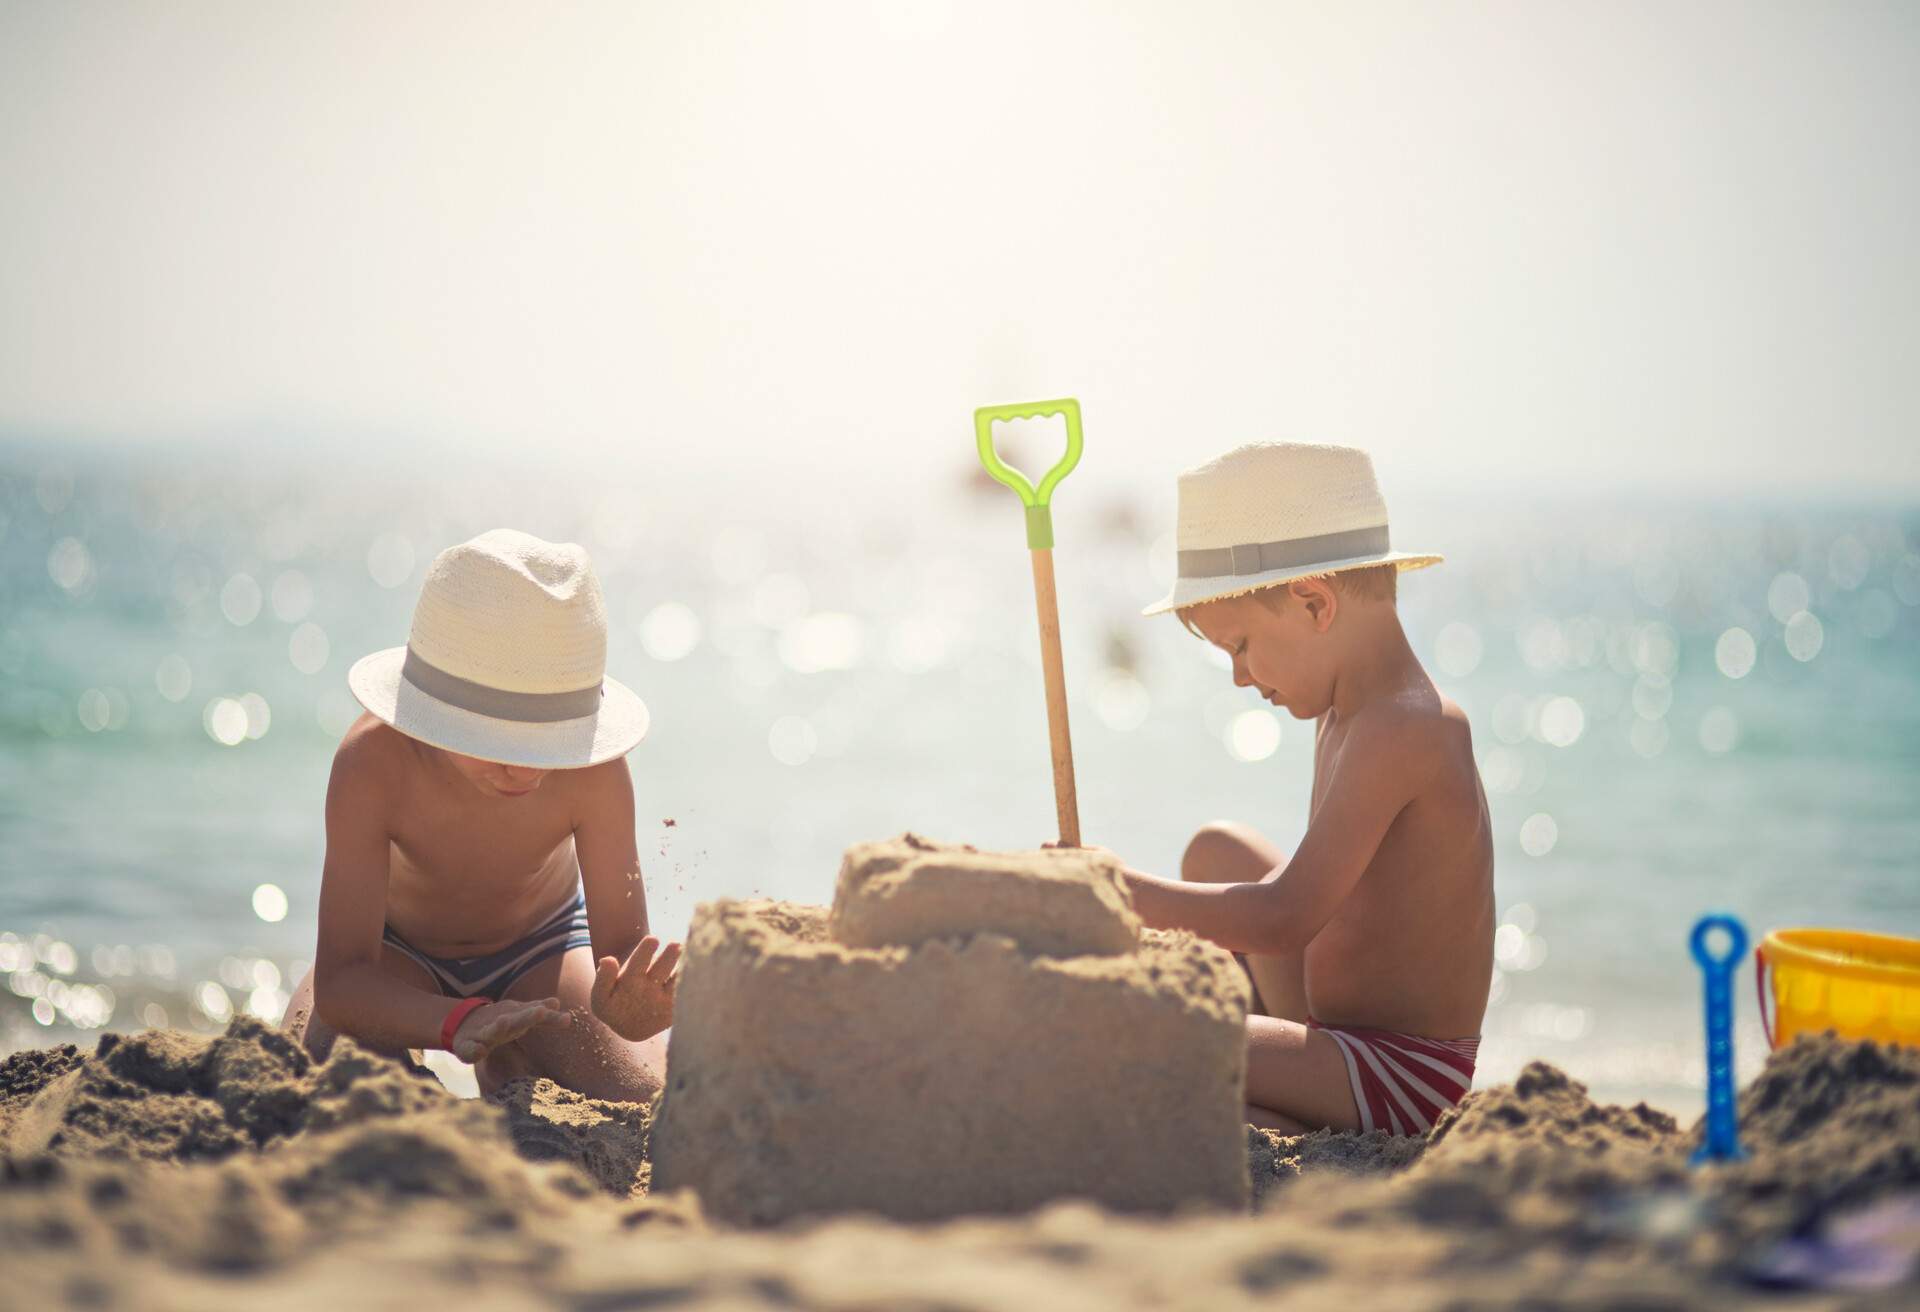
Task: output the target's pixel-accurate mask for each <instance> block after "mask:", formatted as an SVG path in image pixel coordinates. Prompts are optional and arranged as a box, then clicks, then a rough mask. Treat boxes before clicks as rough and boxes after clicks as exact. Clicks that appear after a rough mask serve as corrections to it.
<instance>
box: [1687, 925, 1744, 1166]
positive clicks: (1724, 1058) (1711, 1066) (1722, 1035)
mask: <svg viewBox="0 0 1920 1312" xmlns="http://www.w3.org/2000/svg"><path fill="white" fill-rule="evenodd" d="M1716 929H1718V930H1724V931H1725V932H1726V935H1727V938H1728V940H1729V942H1728V944H1727V950H1726V953H1725V955H1723V956H1715V955H1714V953H1713V950H1712V949H1711V948H1709V947H1708V946H1707V936H1708V935H1709V934H1711V933H1712V932H1713V931H1714V930H1716ZM1689 945H1690V946H1691V947H1692V949H1693V959H1694V960H1695V961H1697V962H1699V963H1700V973H1701V974H1702V975H1704V976H1706V981H1707V1137H1706V1140H1705V1142H1703V1143H1702V1144H1701V1145H1700V1147H1699V1149H1698V1150H1697V1151H1696V1152H1695V1153H1694V1154H1693V1164H1694V1165H1695V1166H1698V1165H1700V1164H1701V1163H1702V1162H1738V1161H1742V1160H1744V1159H1745V1158H1746V1153H1745V1152H1743V1151H1741V1148H1740V1136H1739V1134H1738V1132H1737V1126H1736V1123H1735V1117H1736V1114H1737V1113H1736V1111H1735V1108H1734V1102H1733V972H1734V970H1735V969H1736V968H1738V966H1739V965H1740V959H1741V958H1742V957H1743V956H1745V955H1746V951H1747V927H1746V926H1745V925H1742V924H1741V923H1740V922H1739V921H1738V920H1735V919H1734V918H1733V917H1732V916H1702V917H1700V919H1699V921H1698V922H1697V923H1695V925H1694V927H1693V937H1692V939H1691V940H1690V944H1689Z"/></svg>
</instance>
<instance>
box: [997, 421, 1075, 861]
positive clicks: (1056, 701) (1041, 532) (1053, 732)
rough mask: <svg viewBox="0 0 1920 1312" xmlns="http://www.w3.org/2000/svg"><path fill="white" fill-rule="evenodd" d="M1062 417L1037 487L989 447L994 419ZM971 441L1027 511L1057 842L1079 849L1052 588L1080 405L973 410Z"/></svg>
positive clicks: (1057, 611) (1064, 685)
mask: <svg viewBox="0 0 1920 1312" xmlns="http://www.w3.org/2000/svg"><path fill="white" fill-rule="evenodd" d="M1048 415H1060V416H1062V417H1064V418H1065V419H1066V421H1067V453H1066V454H1065V455H1063V456H1061V457H1060V460H1059V463H1057V464H1055V465H1054V467H1053V468H1052V469H1049V470H1048V471H1047V472H1046V476H1045V477H1043V478H1042V479H1041V480H1040V486H1039V487H1035V486H1034V485H1033V484H1032V483H1030V482H1028V481H1027V478H1026V476H1025V475H1024V474H1022V473H1021V472H1020V471H1019V470H1017V469H1014V468H1013V467H1011V466H1010V465H1008V464H1006V463H1005V462H1003V461H1002V460H1001V459H1000V457H999V455H997V454H996V453H995V452H994V449H993V425H994V421H995V420H1007V419H1036V418H1042V417H1045V416H1048ZM973 432H974V438H975V440H976V441H977V442H978V444H979V447H980V463H981V464H983V465H985V466H986V467H987V472H988V473H989V474H991V475H993V476H994V478H996V479H998V480H999V481H1000V482H1002V483H1005V484H1006V485H1007V486H1008V487H1010V488H1012V489H1013V490H1014V491H1015V492H1017V493H1019V494H1020V502H1021V504H1022V505H1024V506H1025V507H1026V508H1027V546H1028V548H1029V549H1030V550H1031V552H1032V555H1033V597H1034V602H1035V604H1036V605H1037V606H1038V607H1039V611H1040V663H1041V665H1042V667H1043V668H1044V670H1045V672H1046V680H1047V732H1048V735H1049V737H1050V738H1051V739H1052V746H1053V803H1054V807H1055V808H1056V809H1057V810H1058V811H1059V813H1060V843H1061V845H1062V846H1064V847H1078V846H1080V804H1079V802H1078V801H1077V800H1076V798H1075V796H1074V791H1073V741H1072V739H1071V737H1069V735H1068V733H1067V676H1066V672H1065V670H1064V669H1063V668H1062V666H1061V662H1060V604H1059V601H1058V600H1057V599H1056V597H1055V595H1054V590H1053V514H1052V511H1051V508H1050V505H1049V502H1050V499H1051V498H1052V496H1053V489H1054V488H1055V487H1056V486H1058V485H1059V482H1060V480H1061V479H1063V478H1065V477H1066V476H1067V474H1068V473H1069V472H1070V471H1071V470H1072V469H1073V467H1074V466H1075V465H1077V464H1079V463H1080V403H1079V402H1078V401H1075V400H1072V399H1070V398H1064V399H1062V400H1058V401H1035V402H1033V403H1032V404H1030V405H990V406H986V407H984V408H982V409H979V410H975V411H974V412H973Z"/></svg>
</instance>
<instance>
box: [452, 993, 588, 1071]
mask: <svg viewBox="0 0 1920 1312" xmlns="http://www.w3.org/2000/svg"><path fill="white" fill-rule="evenodd" d="M572 1023H573V1013H572V1012H570V1011H568V1010H567V1009H566V1008H565V1007H563V1006H561V1005H560V999H558V998H539V999H537V1000H535V1001H532V1002H518V1001H512V1000H509V1001H505V1002H489V1003H488V1004H487V1005H486V1006H484V1007H475V1008H474V1009H473V1011H472V1013H471V1014H469V1015H468V1017H467V1018H466V1019H465V1020H463V1021H461V1022H460V1028H459V1029H457V1030H455V1031H454V1032H453V1055H454V1056H456V1057H458V1058H459V1059H460V1060H461V1061H464V1062H471V1063H476V1064H477V1063H479V1062H482V1061H484V1060H486V1058H487V1056H488V1054H490V1053H491V1052H493V1051H494V1050H495V1049H496V1048H504V1047H506V1046H507V1045H508V1044H509V1043H512V1042H513V1041H514V1040H515V1039H517V1038H519V1037H520V1036H521V1035H522V1034H525V1033H526V1032H527V1031H528V1030H530V1029H534V1028H536V1027H538V1026H541V1025H571V1024H572Z"/></svg>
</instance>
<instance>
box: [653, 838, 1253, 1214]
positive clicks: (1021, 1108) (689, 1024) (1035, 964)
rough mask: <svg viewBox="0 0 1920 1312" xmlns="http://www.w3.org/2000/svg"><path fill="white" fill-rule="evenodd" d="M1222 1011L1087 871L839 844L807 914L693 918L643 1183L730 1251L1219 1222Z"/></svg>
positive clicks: (1225, 1039)
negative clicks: (648, 1176)
mask: <svg viewBox="0 0 1920 1312" xmlns="http://www.w3.org/2000/svg"><path fill="white" fill-rule="evenodd" d="M1246 1006H1247V987H1246V984H1245V981H1244V976H1242V974H1241V973H1240V971H1239V970H1238V968H1237V967H1236V966H1235V965H1234V962H1233V959H1232V957H1231V956H1230V955H1229V954H1228V953H1226V952H1224V951H1223V950H1221V949H1220V948H1218V947H1215V946H1213V945H1211V944H1207V943H1204V942H1201V941H1200V940H1198V939H1195V938H1193V937H1192V936H1190V935H1174V934H1161V933H1157V932H1152V931H1143V930H1142V929H1141V927H1140V922H1139V919H1138V917H1136V916H1135V915H1134V913H1133V908H1132V904H1131V901H1130V899H1129V897H1128V894H1127V890H1126V886H1125V883H1124V881H1123V880H1122V878H1121V874H1120V869H1119V866H1118V864H1117V863H1116V862H1115V861H1114V860H1113V859H1112V858H1111V857H1109V856H1105V855H1100V854H1095V853H1089V852H1083V851H1061V852H1038V853H1035V852H1022V853H988V852H979V851H976V850H975V849H973V848H965V847H953V846H948V845H942V844H936V843H931V842H929V841H927V840H925V839H921V838H917V837H914V836H912V835H908V836H906V837H904V838H901V839H896V840H893V841H890V842H884V843H864V844H859V845H857V846H855V847H852V848H850V849H848V851H847V854H846V859H845V861H844V862H843V864H842V867H841V871H840V879H839V885H838V888H837V890H836V893H835V897H834V905H833V907H832V908H831V910H828V909H826V908H821V907H808V906H800V905H796V904H788V903H777V902H765V901H755V902H734V901H720V902H714V903H709V904H707V905H705V906H703V907H701V908H700V910H699V911H698V912H696V914H695V918H694V923H693V927H692V930H691V932H690V933H689V934H688V936H687V951H686V965H685V967H684V974H683V977H682V980H681V984H680V991H679V995H678V998H677V1001H676V1003H675V1014H674V1032H673V1047H672V1051H671V1053H670V1056H669V1069H668V1074H667V1084H666V1089H665V1091H664V1095H663V1098H662V1101H661V1105H660V1111H659V1115H658V1119H657V1123H656V1125H655V1127H654V1142H653V1154H652V1156H653V1164H654V1171H655V1177H654V1178H655V1181H656V1182H657V1184H658V1185H659V1187H661V1188H662V1189H674V1188H687V1189H691V1190H692V1191H693V1192H694V1193H695V1194H697V1195H698V1196H699V1198H700V1201H701V1203H702V1205H703V1206H704V1207H705V1209H706V1210H707V1211H708V1212H709V1213H710V1214H711V1215H712V1216H714V1217H716V1218H718V1219H720V1220H723V1221H726V1222H729V1223H731V1224H743V1225H744V1224H756V1225H765V1224H773V1223H778V1222H782V1221H786V1220H790V1219H793V1218H795V1217H800V1216H818V1215H832V1214H837V1213H844V1212H856V1211H857V1212H870V1213H874V1214H877V1215H882V1216H887V1217H891V1218H893V1219H895V1220H914V1221H920V1220H935V1219H941V1218H946V1217H954V1216H964V1215H978V1214H982V1213H1018V1212H1026V1211H1030V1210H1031V1209H1033V1208H1034V1207H1037V1206H1040V1205H1042V1204H1044V1203H1047V1202H1050V1201H1052V1200H1054V1199H1059V1198H1067V1197H1077V1198H1086V1199H1092V1200H1094V1201H1096V1202H1099V1203H1101V1204H1103V1205H1105V1206H1107V1207H1111V1208H1115V1209H1119V1210H1125V1211H1149V1212H1170V1211H1172V1210H1174V1209H1176V1208H1179V1207H1183V1206H1213V1207H1219V1208H1226V1209H1230V1210H1234V1211H1238V1210H1242V1209H1244V1207H1245V1205H1246V1200H1247V1166H1246V1137H1245V1136H1246V1128H1245V1118H1244V1116H1243V1113H1242V1103H1241V1086H1242V1084H1243V1082H1244V1078H1245V1040H1244V1021H1245V1016H1246Z"/></svg>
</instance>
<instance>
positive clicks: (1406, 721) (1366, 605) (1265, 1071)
mask: <svg viewBox="0 0 1920 1312" xmlns="http://www.w3.org/2000/svg"><path fill="white" fill-rule="evenodd" d="M1177 538H1178V547H1179V551H1178V568H1177V577H1176V579H1175V582H1174V585H1173V591H1172V592H1171V593H1170V594H1169V595H1168V596H1167V597H1165V598H1164V599H1162V600H1161V601H1160V602H1158V603H1156V604H1155V605H1152V606H1149V607H1148V608H1147V609H1146V611H1145V613H1146V614H1148V615H1156V614H1160V613H1162V612H1164V611H1169V610H1171V611H1174V612H1176V613H1177V614H1178V615H1179V617H1180V619H1181V621H1182V622H1183V623H1185V624H1186V626H1187V627H1188V628H1189V629H1190V630H1192V631H1193V632H1194V633H1196V634H1197V635H1199V636H1200V637H1201V638H1203V639H1205V640H1206V641H1208V642H1211V643H1213V644H1214V645H1215V646H1216V647H1218V648H1219V649H1220V650H1221V651H1223V652H1225V653H1226V654H1227V656H1228V657H1229V658H1230V659H1231V661H1232V669H1233V681H1234V683H1235V684H1236V685H1238V686H1239V687H1242V688H1253V689H1255V690H1257V691H1258V692H1259V694H1260V695H1261V696H1262V697H1264V698H1265V699H1266V700H1267V701H1268V702H1270V703H1272V704H1273V705H1275V706H1279V707H1283V708H1285V709H1286V710H1287V711H1288V712H1289V713H1290V714H1292V715H1293V716H1294V718H1296V719H1300V720H1313V721H1315V724H1316V729H1315V734H1314V753H1313V759H1314V770H1313V792H1312V797H1311V799H1310V803H1309V811H1308V822H1307V831H1306V834H1305V836H1304V837H1303V838H1302V839H1301V840H1300V844H1299V846H1298V847H1297V848H1296V849H1295V850H1294V851H1293V852H1292V853H1291V854H1289V853H1288V852H1286V851H1285V850H1284V849H1282V848H1281V847H1280V846H1278V845H1277V844H1275V843H1274V842H1272V841H1271V840H1269V839H1268V838H1266V837H1265V836H1264V835H1262V834H1261V833H1259V832H1258V831H1256V830H1254V829H1252V828H1250V827H1248V826H1246V825H1242V824H1236V823H1231V822H1226V821H1220V822H1215V823H1213V824H1209V825H1207V826H1205V827H1204V828H1202V829H1201V830H1200V831H1199V832H1198V833H1197V834H1195V835H1194V836H1193V839H1192V841H1191V842H1190V843H1189V844H1188V845H1187V849H1186V853H1185V855H1184V857H1183V858H1182V859H1181V863H1180V879H1179V880H1178V881H1175V880H1166V879H1157V878H1155V877H1153V876H1152V875H1146V874H1142V873H1140V872H1138V871H1129V872H1128V879H1129V882H1130V883H1131V885H1132V888H1133V895H1134V902H1135V906H1136V908H1137V909H1138V911H1139V912H1140V915H1141V917H1142V918H1143V919H1144V920H1145V921H1146V922H1147V923H1148V924H1149V925H1154V926H1157V927H1161V928H1177V929H1187V930H1191V931H1193V932H1195V933H1197V934H1200V935H1202V936H1204V937H1206V938H1210V939H1212V940H1214V941H1215V942H1217V943H1219V944H1221V945H1223V946H1225V947H1227V948H1230V949H1232V950H1233V951H1234V952H1236V953H1238V954H1241V956H1242V960H1243V961H1244V962H1245V965H1246V967H1247V971H1248V974H1249V975H1250V976H1251V977H1252V979H1253V983H1254V989H1255V994H1256V997H1255V1003H1254V1010H1255V1012H1256V1014H1254V1015H1251V1016H1249V1017H1248V1020H1247V1045H1248V1049H1247V1090H1246V1097H1247V1103H1248V1114H1249V1116H1250V1117H1251V1118H1252V1119H1253V1120H1254V1121H1255V1123H1257V1124H1263V1125H1267V1126H1270V1127H1273V1128H1276V1129H1281V1130H1285V1131H1287V1132H1290V1133H1298V1132H1300V1131H1301V1130H1303V1129H1317V1128H1321V1127H1331V1128H1334V1129H1343V1130H1350V1129H1361V1130H1370V1129H1383V1130H1389V1131H1392V1132H1393V1133H1395V1134H1419V1133H1424V1132H1425V1131H1426V1130H1427V1129H1428V1128H1429V1127H1430V1126H1431V1125H1432V1124H1433V1120H1434V1118H1435V1117H1437V1116H1438V1115H1439V1114H1440V1113H1441V1112H1442V1111H1443V1110H1445V1109H1446V1108H1447V1107H1449V1106H1451V1105H1453V1104H1454V1103H1456V1102H1458V1101H1459V1100H1460V1098H1461V1097H1462V1096H1464V1095H1465V1093H1466V1091H1467V1088H1468V1086H1469V1084H1470V1083H1471V1082H1472V1079H1473V1063H1474V1056H1475V1052H1476V1049H1477V1048H1478V1045H1479V1033H1480V1022H1481V1019H1482V1016H1483V1014H1484V1013H1485V1010H1486V1002H1487V990H1488V986H1489V984H1490V983H1491V979H1492V970H1493V923H1494V916H1493V911H1494V903H1493V843H1492V838H1491V835H1490V833H1489V829H1488V824H1487V801H1486V795H1485V793H1484V792H1482V790H1481V787H1480V773H1479V770H1478V768H1477V767H1476V765H1475V763H1474V757H1473V742H1472V736H1471V734H1470V733H1469V731H1468V727H1467V718H1466V716H1465V715H1464V714H1463V713H1462V712H1461V710H1460V708H1459V707H1458V706H1457V705H1455V704H1454V703H1453V702H1451V701H1449V700H1448V699H1447V698H1446V697H1443V696H1442V695H1441V694H1440V693H1439V691H1438V690H1437V689H1435V687H1434V686H1433V681H1432V680H1431V679H1429V678H1428V677H1427V674H1426V671H1425V670H1423V669H1422V668H1421V666H1420V662H1419V660H1418V659H1417V658H1416V657H1415V655H1414V653H1413V649H1412V647H1411V646H1410V645H1409V644H1408V642H1407V636H1406V634H1405V632H1404V631H1403V630H1402V629H1401V627H1400V617H1399V613H1398V612H1397V610H1396V609H1395V598H1396V592H1397V585H1396V580H1397V579H1398V576H1399V574H1400V573H1401V572H1402V571H1404V570H1410V569H1419V568H1422V567H1424V566H1427V565H1433V564H1437V563H1438V562H1439V560H1440V557H1438V556H1434V555H1426V554H1421V553H1415V552H1406V551H1398V550H1395V549H1394V548H1393V546H1392V544H1391V542H1390V540H1389V535H1388V529H1387V508H1386V503H1385V502H1384V501H1383V500H1382V499H1381V496H1380V490H1379V487H1378V486H1377V484H1376V483H1375V480H1374V473H1373V464H1372V461H1371V460H1369V459H1368V457H1367V455H1366V453H1365V452H1362V451H1356V450H1352V449H1350V448H1346V447H1335V446H1311V445H1304V444H1297V443H1265V444H1259V445H1254V446H1245V447H1241V448H1239V449H1238V450H1235V451H1231V452H1228V453H1227V454H1226V455H1224V456H1221V457H1220V458H1219V459H1217V460H1215V461H1213V462H1211V463H1210V464H1206V465H1202V466H1201V467H1200V468H1198V469H1193V470H1189V471H1188V472H1186V473H1185V474H1182V475H1181V476H1180V489H1179V524H1178V535H1177Z"/></svg>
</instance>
